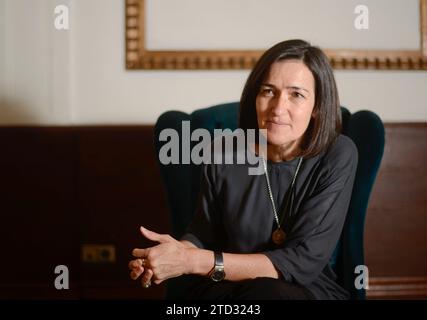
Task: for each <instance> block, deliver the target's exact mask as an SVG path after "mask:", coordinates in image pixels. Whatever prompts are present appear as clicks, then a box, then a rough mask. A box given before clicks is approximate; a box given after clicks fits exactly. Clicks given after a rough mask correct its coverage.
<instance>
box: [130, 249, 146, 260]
mask: <svg viewBox="0 0 427 320" xmlns="http://www.w3.org/2000/svg"><path fill="white" fill-rule="evenodd" d="M149 250H150V249H149V248H147V249H139V248H135V249H133V250H132V255H133V256H134V257H135V258H145V257H147V256H148V251H149Z"/></svg>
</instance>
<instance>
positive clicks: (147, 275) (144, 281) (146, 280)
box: [141, 269, 153, 285]
mask: <svg viewBox="0 0 427 320" xmlns="http://www.w3.org/2000/svg"><path fill="white" fill-rule="evenodd" d="M152 277H153V270H151V269H147V270H145V272H144V274H143V276H142V278H141V283H142V285H144V284H149V283H150V282H151V278H152Z"/></svg>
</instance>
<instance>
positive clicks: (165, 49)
mask: <svg viewBox="0 0 427 320" xmlns="http://www.w3.org/2000/svg"><path fill="white" fill-rule="evenodd" d="M125 1H126V2H125V14H126V19H125V23H126V28H125V36H126V41H125V45H126V68H127V69H208V70H209V69H250V68H252V67H253V66H254V64H255V63H256V61H257V60H258V58H259V57H260V55H261V54H262V53H263V52H264V51H265V50H266V49H267V48H268V47H270V46H271V45H273V44H274V43H276V42H279V41H281V40H285V39H290V38H301V39H305V40H308V41H310V42H312V43H314V44H316V45H319V46H320V47H321V48H322V49H323V50H324V51H325V52H326V54H327V55H328V57H329V59H330V61H331V64H332V66H333V67H334V68H335V69H384V70H427V0H405V1H401V0H376V1H365V3H368V5H359V4H358V3H359V2H360V1H357V0H347V1H340V0H324V1H313V0H302V1H290V0H263V1H254V0H233V1H229V0H180V1H176V0H125ZM385 11H386V12H387V14H386V15H385V14H384V12H385ZM254 35H256V36H254ZM397 39H398V40H397ZM190 44H191V45H190ZM372 44H375V46H374V47H373V45H372ZM343 48H344V49H343Z"/></svg>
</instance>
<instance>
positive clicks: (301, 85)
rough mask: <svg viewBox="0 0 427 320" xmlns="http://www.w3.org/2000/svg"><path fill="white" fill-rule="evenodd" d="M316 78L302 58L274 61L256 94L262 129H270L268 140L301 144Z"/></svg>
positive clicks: (312, 101)
mask: <svg viewBox="0 0 427 320" xmlns="http://www.w3.org/2000/svg"><path fill="white" fill-rule="evenodd" d="M314 95H315V81H314V77H313V74H312V73H311V71H310V69H308V67H307V66H306V65H305V64H304V63H303V62H302V61H300V60H283V61H278V62H275V63H273V64H272V65H271V68H270V71H269V73H268V75H267V77H266V79H265V81H264V82H263V83H262V84H261V87H260V91H259V93H258V95H257V98H256V112H257V120H258V127H259V129H266V130H267V141H268V143H269V144H270V145H274V146H277V147H285V148H287V147H291V146H298V144H299V142H300V141H301V139H302V137H303V135H304V132H305V131H306V129H307V127H308V124H309V122H310V118H311V116H312V112H313V108H314V102H315V96H314Z"/></svg>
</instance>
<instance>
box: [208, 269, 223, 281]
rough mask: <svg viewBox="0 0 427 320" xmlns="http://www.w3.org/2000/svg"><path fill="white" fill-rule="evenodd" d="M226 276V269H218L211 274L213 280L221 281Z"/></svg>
mask: <svg viewBox="0 0 427 320" xmlns="http://www.w3.org/2000/svg"><path fill="white" fill-rule="evenodd" d="M224 278H225V272H224V269H217V270H215V271H214V272H213V273H212V275H211V279H212V280H213V281H221V280H223V279H224Z"/></svg>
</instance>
